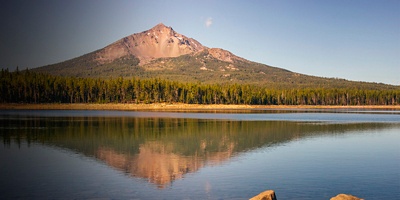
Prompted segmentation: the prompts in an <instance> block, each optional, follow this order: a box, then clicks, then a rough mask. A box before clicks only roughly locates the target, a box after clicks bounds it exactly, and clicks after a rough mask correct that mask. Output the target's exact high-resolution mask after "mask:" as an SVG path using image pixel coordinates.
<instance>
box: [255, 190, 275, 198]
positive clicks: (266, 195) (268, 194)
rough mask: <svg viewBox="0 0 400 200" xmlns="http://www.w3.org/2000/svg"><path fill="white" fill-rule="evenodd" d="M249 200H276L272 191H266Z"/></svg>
mask: <svg viewBox="0 0 400 200" xmlns="http://www.w3.org/2000/svg"><path fill="white" fill-rule="evenodd" d="M250 200H276V196H275V192H274V191H273V190H266V191H264V192H261V193H260V194H258V195H257V196H255V197H253V198H251V199H250Z"/></svg>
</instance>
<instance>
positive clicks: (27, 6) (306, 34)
mask: <svg viewBox="0 0 400 200" xmlns="http://www.w3.org/2000/svg"><path fill="white" fill-rule="evenodd" d="M160 22H162V23H164V24H165V25H167V26H171V27H173V28H174V30H176V31H177V32H179V33H181V34H184V35H186V36H188V37H192V38H194V39H196V40H198V41H199V42H200V43H202V44H203V45H205V46H208V47H219V48H223V49H226V50H229V51H231V52H232V53H234V54H236V55H238V56H240V57H244V58H246V59H249V60H252V61H256V62H260V63H264V64H268V65H272V66H276V67H281V68H285V69H288V70H291V71H294V72H298V73H303V74H309V75H315V76H323V77H340V78H345V79H349V80H357V81H369V82H383V83H389V84H396V85H400V0H391V1H390V0H375V1H370V0H329V1H328V0H268V1H267V0H266V1H250V0H249V1H247V0H246V1H245V0H243V1H233V0H226V1H224V0H213V1H190V0H189V1H183V0H182V1H174V0H168V1H151V0H150V1H144V0H143V1H133V0H132V1H121V0H119V1H108V0H107V1H102V0H79V1H75V0H59V1H57V0H47V1H45V0H35V1H27V0H22V1H19V0H6V1H4V0H0V26H1V29H0V30H1V31H0V67H2V68H9V69H14V68H15V67H16V66H19V68H20V69H25V68H26V67H29V68H33V67H38V66H43V65H47V64H52V63H56V62H60V61H64V60H67V59H70V58H74V57H76V56H80V55H83V54H85V53H89V52H91V51H94V50H97V49H100V48H103V47H104V46H106V45H108V44H110V43H112V42H114V41H116V40H118V39H120V38H122V37H125V36H128V35H130V34H133V33H137V32H142V31H144V30H147V29H150V28H152V27H153V26H155V25H156V24H158V23H160Z"/></svg>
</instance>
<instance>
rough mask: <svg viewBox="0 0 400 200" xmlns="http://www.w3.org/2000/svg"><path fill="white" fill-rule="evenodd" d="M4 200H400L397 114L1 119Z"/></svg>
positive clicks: (59, 114)
mask: <svg viewBox="0 0 400 200" xmlns="http://www.w3.org/2000/svg"><path fill="white" fill-rule="evenodd" d="M0 131H1V133H0V140H1V141H2V144H1V145H0V146H1V148H0V161H1V162H0V198H1V199H248V198H250V197H252V196H255V195H257V194H258V193H260V192H262V191H264V190H268V189H272V190H275V192H276V195H277V197H278V199H329V198H330V197H333V196H336V195H337V194H339V193H347V194H352V195H355V196H358V197H362V198H365V199H368V200H371V199H400V170H399V169H400V112H399V111H382V110H347V109H343V110H318V109H315V110H301V109H299V110H273V109H271V110H256V109H255V110H238V111H215V112H205V111H201V112H136V111H135V112H134V111H74V110H65V111H60V110H40V111H38V110H2V111H0Z"/></svg>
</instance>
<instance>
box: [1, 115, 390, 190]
mask: <svg viewBox="0 0 400 200" xmlns="http://www.w3.org/2000/svg"><path fill="white" fill-rule="evenodd" d="M0 122H1V127H3V130H2V132H3V133H2V134H1V137H2V139H3V143H4V145H5V146H7V145H9V144H10V142H12V141H16V142H20V141H23V140H26V141H27V142H28V144H29V143H31V142H39V143H43V144H46V145H51V146H58V147H62V148H67V149H71V150H73V151H76V152H80V153H82V154H84V155H86V156H90V157H96V158H98V159H99V160H102V161H103V162H105V163H107V164H108V165H110V166H112V167H114V168H116V169H118V170H121V171H124V172H125V173H127V174H129V175H131V176H135V177H140V178H145V179H147V180H149V181H150V182H152V183H154V184H156V185H157V186H158V187H160V188H162V187H165V186H166V185H168V184H169V183H171V182H172V181H174V180H176V179H180V178H182V177H183V176H184V175H185V174H186V173H190V172H196V171H198V170H199V169H201V168H202V167H204V166H207V165H218V164H219V163H221V162H224V161H227V160H229V159H230V158H231V157H232V156H235V155H237V154H238V153H241V152H245V151H248V150H251V149H256V148H259V147H265V146H275V145H279V144H282V143H286V142H289V141H291V140H296V139H300V138H305V137H314V136H319V135H330V134H343V133H348V132H350V131H360V130H369V129H382V128H387V127H388V126H390V124H383V123H364V124H325V123H296V122H284V121H221V120H199V119H166V118H162V119H159V118H129V117H122V118H108V117H71V118H25V119H21V118H15V119H2V120H1V121H0Z"/></svg>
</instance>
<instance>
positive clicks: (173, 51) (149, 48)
mask: <svg viewBox="0 0 400 200" xmlns="http://www.w3.org/2000/svg"><path fill="white" fill-rule="evenodd" d="M204 49H206V47H204V46H203V45H202V44H200V43H199V42H198V41H196V40H194V39H192V38H188V37H186V36H184V35H182V34H179V33H177V32H175V31H174V30H173V29H172V28H171V27H168V26H165V25H164V24H163V23H159V24H157V25H156V26H154V27H153V28H151V29H149V30H147V31H143V32H141V33H135V34H132V35H130V36H127V37H124V38H122V39H120V40H118V41H117V42H114V43H113V44H111V45H109V46H107V47H105V48H104V49H102V50H101V51H100V52H99V53H98V55H97V57H98V59H97V60H98V61H99V62H100V63H110V62H112V61H114V60H115V59H119V58H122V57H126V56H135V57H137V58H138V59H139V60H140V65H143V64H146V63H148V62H149V61H151V60H154V59H156V58H163V57H165V58H168V57H178V56H181V55H185V54H190V53H195V52H199V51H202V50H204Z"/></svg>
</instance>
